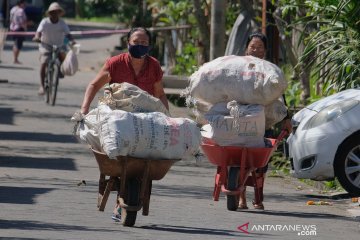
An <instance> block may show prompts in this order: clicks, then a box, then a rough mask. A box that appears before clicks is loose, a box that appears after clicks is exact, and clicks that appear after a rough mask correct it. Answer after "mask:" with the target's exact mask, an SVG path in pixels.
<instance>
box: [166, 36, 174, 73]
mask: <svg viewBox="0 0 360 240" xmlns="http://www.w3.org/2000/svg"><path fill="white" fill-rule="evenodd" d="M164 38H165V44H166V47H167V59H168V66H167V73H168V74H172V72H173V70H174V67H175V64H176V59H175V58H176V48H175V47H174V44H173V38H172V34H171V31H165V32H164Z"/></svg>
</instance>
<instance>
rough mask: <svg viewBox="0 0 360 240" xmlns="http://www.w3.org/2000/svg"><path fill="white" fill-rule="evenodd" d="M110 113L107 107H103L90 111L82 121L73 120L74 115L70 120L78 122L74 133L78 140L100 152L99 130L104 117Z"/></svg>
mask: <svg viewBox="0 0 360 240" xmlns="http://www.w3.org/2000/svg"><path fill="white" fill-rule="evenodd" d="M111 112H112V110H111V109H110V108H109V107H108V106H105V105H103V106H99V107H97V108H95V109H93V110H91V111H90V112H89V113H88V114H86V115H85V116H83V117H82V119H74V116H75V115H74V116H73V118H72V119H71V120H72V121H78V122H80V123H79V126H78V129H77V131H76V134H77V135H78V136H79V137H80V140H81V141H83V142H85V143H87V144H89V145H90V146H91V147H92V148H93V149H95V150H97V151H100V152H102V148H101V144H100V138H99V128H100V125H101V124H102V122H103V121H104V119H105V118H106V116H107V115H108V114H109V113H111Z"/></svg>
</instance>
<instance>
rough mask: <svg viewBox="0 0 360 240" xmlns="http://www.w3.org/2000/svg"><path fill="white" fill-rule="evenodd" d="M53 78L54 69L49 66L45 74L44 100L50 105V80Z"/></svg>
mask: <svg viewBox="0 0 360 240" xmlns="http://www.w3.org/2000/svg"><path fill="white" fill-rule="evenodd" d="M51 76H52V69H51V67H49V66H47V67H46V72H45V82H44V91H45V95H44V100H45V102H46V103H49V100H50V81H51V80H50V79H51Z"/></svg>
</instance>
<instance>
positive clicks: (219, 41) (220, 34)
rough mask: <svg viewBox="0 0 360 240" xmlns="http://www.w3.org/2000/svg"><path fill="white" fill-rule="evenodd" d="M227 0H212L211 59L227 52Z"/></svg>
mask: <svg viewBox="0 0 360 240" xmlns="http://www.w3.org/2000/svg"><path fill="white" fill-rule="evenodd" d="M225 10H226V1H225V0H212V1H211V28H210V60H213V59H215V58H217V57H221V56H224V53H225Z"/></svg>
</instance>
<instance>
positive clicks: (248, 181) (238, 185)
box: [201, 130, 287, 211]
mask: <svg viewBox="0 0 360 240" xmlns="http://www.w3.org/2000/svg"><path fill="white" fill-rule="evenodd" d="M286 135H287V131H286V130H283V131H282V132H281V133H280V135H279V136H278V138H277V139H272V138H268V140H269V141H270V142H271V147H262V148H248V147H239V146H219V145H217V144H215V143H213V142H211V141H203V143H202V144H201V148H202V150H203V151H204V153H205V155H206V156H207V158H208V159H209V161H210V162H211V163H212V164H214V165H216V166H217V171H216V174H215V186H214V191H213V199H214V201H219V195H220V190H221V191H222V192H223V193H224V194H226V195H227V209H228V210H230V211H236V210H237V209H238V206H239V198H240V193H241V192H242V191H243V190H244V188H245V186H251V187H254V190H255V191H254V192H255V202H260V201H262V198H263V196H262V191H260V190H261V188H262V187H263V182H264V181H263V177H257V175H256V170H257V169H258V168H262V167H265V166H266V165H267V163H268V161H269V159H270V157H271V155H272V153H273V152H274V151H275V150H276V148H277V146H278V144H279V142H280V141H281V140H282V139H283V138H284V137H285V136H286ZM250 174H251V175H250Z"/></svg>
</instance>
